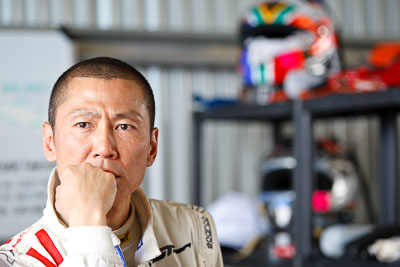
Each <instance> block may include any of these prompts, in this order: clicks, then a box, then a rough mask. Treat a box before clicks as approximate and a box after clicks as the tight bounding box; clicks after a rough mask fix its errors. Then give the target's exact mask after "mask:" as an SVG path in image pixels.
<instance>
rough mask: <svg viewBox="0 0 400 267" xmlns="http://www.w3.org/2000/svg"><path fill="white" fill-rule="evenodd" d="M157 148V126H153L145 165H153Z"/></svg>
mask: <svg viewBox="0 0 400 267" xmlns="http://www.w3.org/2000/svg"><path fill="white" fill-rule="evenodd" d="M157 149H158V128H154V129H153V131H152V132H151V136H150V150H149V154H148V155H147V167H150V166H151V165H153V163H154V161H155V160H156V156H157Z"/></svg>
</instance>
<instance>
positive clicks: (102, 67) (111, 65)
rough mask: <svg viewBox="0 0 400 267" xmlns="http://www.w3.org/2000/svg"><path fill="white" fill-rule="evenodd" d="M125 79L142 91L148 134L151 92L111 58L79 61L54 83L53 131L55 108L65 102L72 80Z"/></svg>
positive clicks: (136, 75) (50, 114)
mask: <svg viewBox="0 0 400 267" xmlns="http://www.w3.org/2000/svg"><path fill="white" fill-rule="evenodd" d="M77 77H88V78H99V79H106V80H111V79H118V78H119V79H126V80H133V81H135V82H136V83H137V84H138V85H139V86H140V87H141V88H142V90H143V93H144V98H145V102H146V106H147V111H148V113H149V118H150V132H151V131H152V130H153V128H154V120H155V113H156V112H155V101H154V94H153V90H152V89H151V86H150V84H149V82H148V81H147V80H146V78H145V77H144V76H143V75H142V74H141V73H140V72H139V71H138V70H137V69H136V68H134V67H133V66H131V65H129V64H128V63H126V62H124V61H122V60H119V59H116V58H111V57H96V58H91V59H87V60H84V61H81V62H79V63H77V64H75V65H73V66H72V67H70V68H69V69H68V70H66V71H65V72H64V73H63V74H62V75H61V76H60V77H59V78H58V79H57V81H56V82H55V84H54V86H53V89H52V91H51V95H50V101H49V109H48V120H49V123H50V125H51V127H52V128H53V132H54V130H55V124H56V113H57V108H58V106H60V105H61V104H62V103H63V102H64V101H65V100H66V96H67V92H68V84H69V82H70V81H71V79H73V78H77Z"/></svg>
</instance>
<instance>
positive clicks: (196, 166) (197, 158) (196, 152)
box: [193, 113, 203, 205]
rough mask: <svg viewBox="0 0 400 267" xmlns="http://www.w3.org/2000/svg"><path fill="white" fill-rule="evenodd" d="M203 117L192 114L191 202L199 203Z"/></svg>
mask: <svg viewBox="0 0 400 267" xmlns="http://www.w3.org/2000/svg"><path fill="white" fill-rule="evenodd" d="M202 123H203V119H202V118H201V115H200V114H198V113H194V114H193V178H194V181H193V203H194V204H195V205H201V204H202V203H201V179H202V177H201V175H202V173H201V167H202V156H203V155H202V149H201V143H202V141H203V140H202V134H201V128H202V127H201V124H202Z"/></svg>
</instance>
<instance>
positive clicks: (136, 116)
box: [115, 110, 143, 121]
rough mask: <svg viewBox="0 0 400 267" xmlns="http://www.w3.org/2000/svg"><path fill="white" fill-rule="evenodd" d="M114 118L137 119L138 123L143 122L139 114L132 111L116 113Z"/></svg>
mask: <svg viewBox="0 0 400 267" xmlns="http://www.w3.org/2000/svg"><path fill="white" fill-rule="evenodd" d="M115 117H117V118H130V119H139V120H140V121H143V117H142V115H141V114H140V113H139V112H136V111H134V110H130V111H127V112H120V113H117V114H115Z"/></svg>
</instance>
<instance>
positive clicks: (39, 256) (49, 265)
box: [26, 248, 56, 267]
mask: <svg viewBox="0 0 400 267" xmlns="http://www.w3.org/2000/svg"><path fill="white" fill-rule="evenodd" d="M26 254H27V255H29V256H31V257H34V258H35V259H37V260H39V261H40V262H41V263H43V264H44V266H46V267H56V266H55V265H54V264H53V263H52V262H51V261H49V260H48V259H47V258H46V257H44V256H43V255H42V254H40V253H39V252H37V251H36V250H35V249H34V248H30V249H29V250H28V252H27V253H26Z"/></svg>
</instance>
